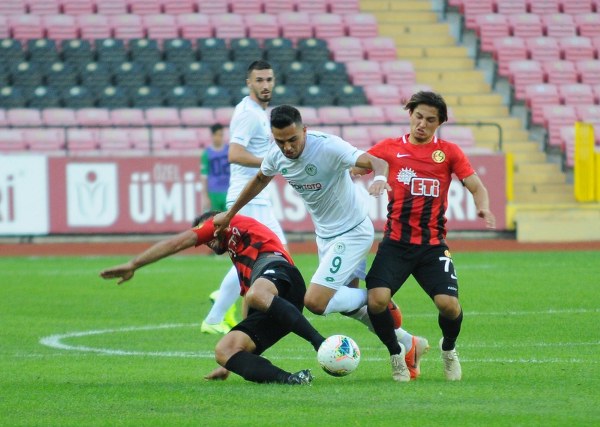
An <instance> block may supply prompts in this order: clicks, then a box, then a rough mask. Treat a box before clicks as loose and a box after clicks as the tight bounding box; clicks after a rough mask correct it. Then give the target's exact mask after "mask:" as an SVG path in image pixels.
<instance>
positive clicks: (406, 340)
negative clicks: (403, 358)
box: [396, 328, 413, 353]
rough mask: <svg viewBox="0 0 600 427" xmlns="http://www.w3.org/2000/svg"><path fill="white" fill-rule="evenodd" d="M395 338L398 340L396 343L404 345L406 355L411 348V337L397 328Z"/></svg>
mask: <svg viewBox="0 0 600 427" xmlns="http://www.w3.org/2000/svg"><path fill="white" fill-rule="evenodd" d="M396 338H397V339H398V342H399V343H400V344H403V345H404V348H406V352H407V353H408V352H409V351H410V349H411V348H412V339H413V336H412V335H411V334H409V333H408V332H406V331H405V330H404V329H402V328H398V329H396Z"/></svg>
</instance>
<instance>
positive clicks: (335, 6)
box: [327, 0, 360, 15]
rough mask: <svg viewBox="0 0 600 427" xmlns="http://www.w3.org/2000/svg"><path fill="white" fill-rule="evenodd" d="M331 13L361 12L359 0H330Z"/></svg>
mask: <svg viewBox="0 0 600 427" xmlns="http://www.w3.org/2000/svg"><path fill="white" fill-rule="evenodd" d="M327 5H328V8H329V10H330V11H331V13H339V14H342V15H344V14H349V13H359V12H360V1H359V0H329V1H328V2H327Z"/></svg>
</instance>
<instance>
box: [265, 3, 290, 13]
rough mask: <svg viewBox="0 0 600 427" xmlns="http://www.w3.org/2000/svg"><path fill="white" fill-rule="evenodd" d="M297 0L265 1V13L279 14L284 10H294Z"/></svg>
mask: <svg viewBox="0 0 600 427" xmlns="http://www.w3.org/2000/svg"><path fill="white" fill-rule="evenodd" d="M295 8H296V1H295V0H268V1H265V13H268V14H278V13H282V12H294V11H295Z"/></svg>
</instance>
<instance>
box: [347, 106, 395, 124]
mask: <svg viewBox="0 0 600 427" xmlns="http://www.w3.org/2000/svg"><path fill="white" fill-rule="evenodd" d="M350 114H351V115H352V119H353V121H354V123H357V124H382V123H386V121H387V120H386V117H385V113H384V112H383V107H382V106H379V105H354V106H352V107H350Z"/></svg>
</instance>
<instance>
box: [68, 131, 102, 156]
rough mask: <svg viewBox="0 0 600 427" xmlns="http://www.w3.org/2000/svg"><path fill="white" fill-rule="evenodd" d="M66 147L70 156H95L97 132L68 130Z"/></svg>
mask: <svg viewBox="0 0 600 427" xmlns="http://www.w3.org/2000/svg"><path fill="white" fill-rule="evenodd" d="M66 147H67V151H68V152H69V153H70V154H74V155H78V154H97V151H96V150H98V131H97V130H95V129H79V128H68V129H67V133H66Z"/></svg>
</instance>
